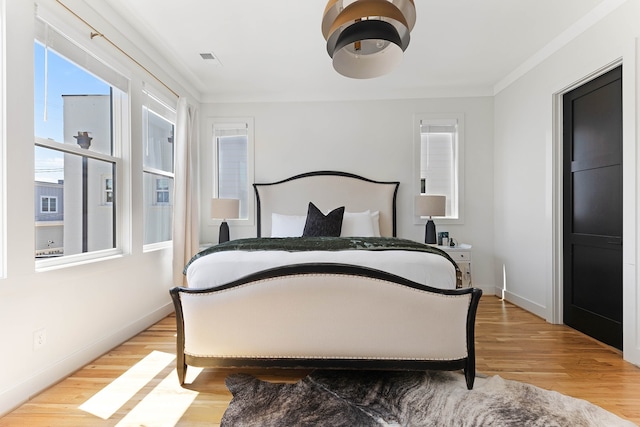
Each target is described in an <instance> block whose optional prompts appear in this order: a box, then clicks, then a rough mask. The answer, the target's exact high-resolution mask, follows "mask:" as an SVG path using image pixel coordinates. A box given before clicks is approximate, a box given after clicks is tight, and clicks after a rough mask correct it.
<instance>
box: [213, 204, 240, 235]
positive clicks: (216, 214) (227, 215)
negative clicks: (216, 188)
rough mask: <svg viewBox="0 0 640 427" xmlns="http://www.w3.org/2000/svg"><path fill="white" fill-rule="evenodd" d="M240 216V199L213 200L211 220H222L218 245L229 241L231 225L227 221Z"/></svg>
mask: <svg viewBox="0 0 640 427" xmlns="http://www.w3.org/2000/svg"><path fill="white" fill-rule="evenodd" d="M239 216H240V200H238V199H217V198H216V199H211V218H213V219H221V220H222V223H221V224H220V233H219V237H218V243H224V242H228V241H229V224H227V219H234V218H238V217H239Z"/></svg>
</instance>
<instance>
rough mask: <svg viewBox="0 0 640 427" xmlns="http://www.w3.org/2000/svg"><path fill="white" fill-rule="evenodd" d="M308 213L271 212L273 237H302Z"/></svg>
mask: <svg viewBox="0 0 640 427" xmlns="http://www.w3.org/2000/svg"><path fill="white" fill-rule="evenodd" d="M306 221H307V216H306V215H283V214H278V213H272V214H271V237H300V236H302V232H303V231H304V224H305V222H306Z"/></svg>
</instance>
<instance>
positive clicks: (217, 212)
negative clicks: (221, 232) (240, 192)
mask: <svg viewBox="0 0 640 427" xmlns="http://www.w3.org/2000/svg"><path fill="white" fill-rule="evenodd" d="M239 216H240V200H238V199H211V218H214V219H232V218H238V217H239Z"/></svg>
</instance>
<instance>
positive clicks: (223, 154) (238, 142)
mask: <svg viewBox="0 0 640 427" xmlns="http://www.w3.org/2000/svg"><path fill="white" fill-rule="evenodd" d="M252 153H253V120H252V119H246V118H245V119H235V120H233V119H227V120H226V121H224V120H216V121H214V123H213V156H214V159H213V160H214V165H215V167H214V176H213V194H212V197H219V198H224V199H239V200H240V217H239V218H240V219H242V220H248V219H249V212H250V211H252V210H253V205H252V201H253V197H250V196H252V195H253V193H252V192H251V185H252V184H253V160H252V159H253V154H252Z"/></svg>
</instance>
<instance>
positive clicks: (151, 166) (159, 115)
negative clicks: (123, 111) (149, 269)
mask: <svg viewBox="0 0 640 427" xmlns="http://www.w3.org/2000/svg"><path fill="white" fill-rule="evenodd" d="M144 96H145V104H146V105H145V106H144V107H143V109H142V114H143V117H142V118H143V132H144V136H143V141H144V147H143V151H144V152H143V175H144V177H143V181H144V184H143V185H144V219H145V225H144V244H145V245H150V244H157V243H161V242H168V241H171V239H172V225H173V179H174V130H175V121H176V111H175V109H174V108H172V107H170V106H169V105H168V103H166V102H163V101H162V100H160V97H158V96H155V95H153V94H151V93H150V92H149V91H148V90H147V89H145V91H144Z"/></svg>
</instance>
